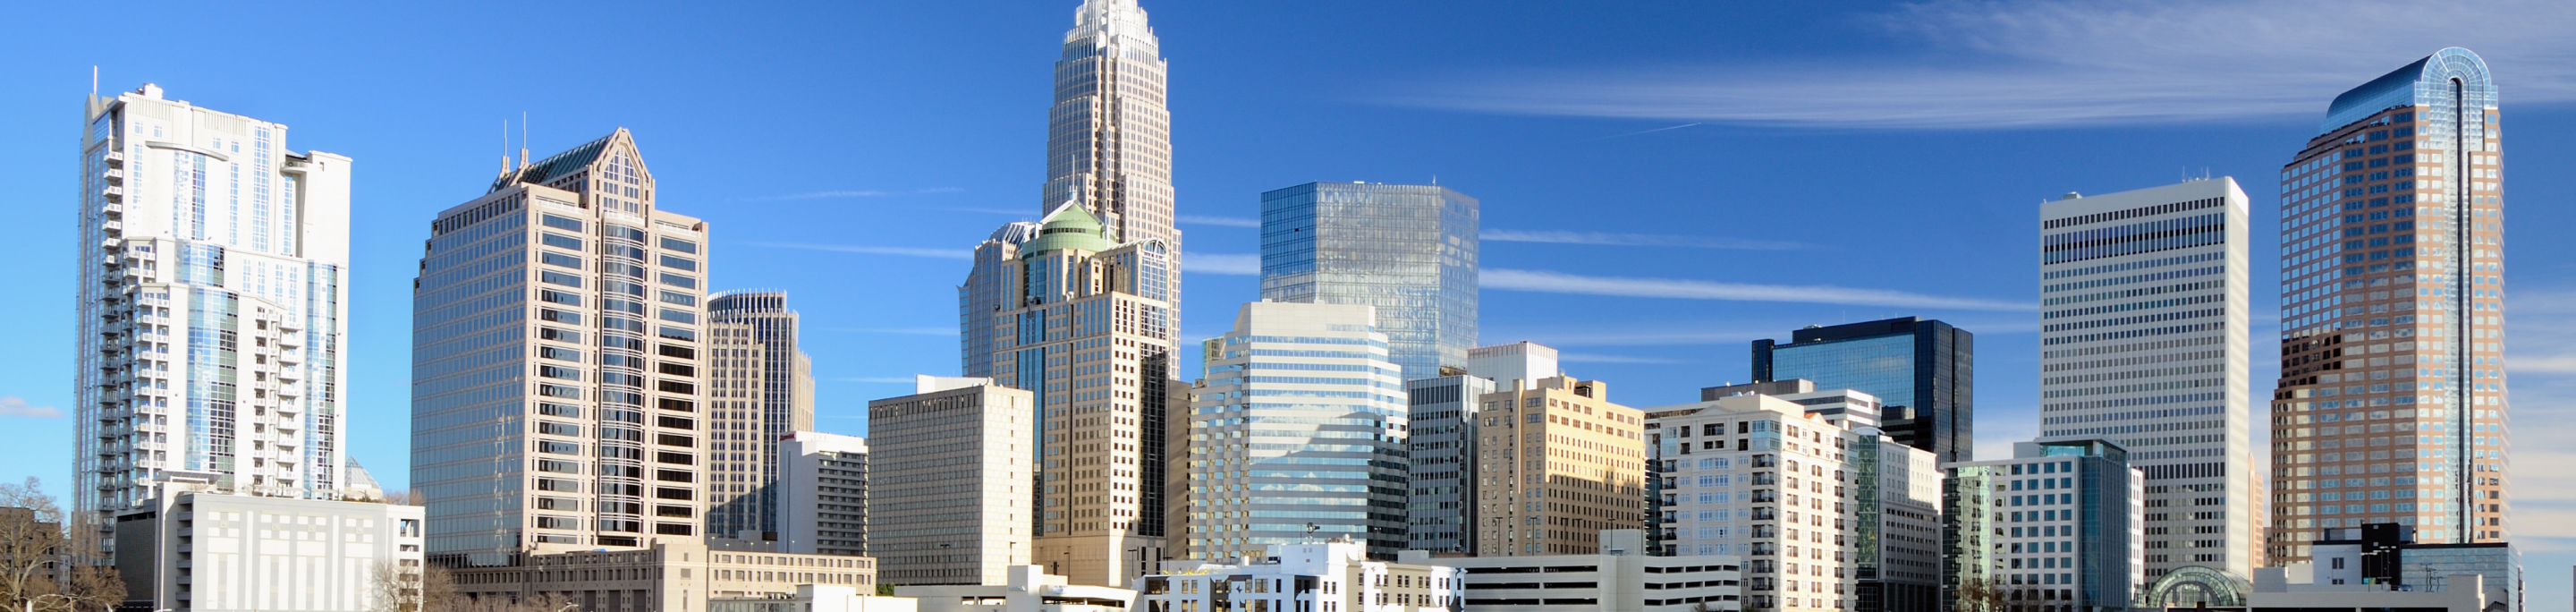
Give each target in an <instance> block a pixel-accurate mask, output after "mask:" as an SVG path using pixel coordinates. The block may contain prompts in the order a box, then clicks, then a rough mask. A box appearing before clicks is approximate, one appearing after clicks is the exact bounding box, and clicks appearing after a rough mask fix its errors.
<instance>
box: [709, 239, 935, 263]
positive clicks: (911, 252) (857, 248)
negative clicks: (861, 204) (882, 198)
mask: <svg viewBox="0 0 2576 612" xmlns="http://www.w3.org/2000/svg"><path fill="white" fill-rule="evenodd" d="M743 244H745V245H749V246H757V247H771V248H780V249H804V250H808V251H831V252H834V253H865V254H869V255H896V256H902V257H935V258H939V259H974V258H975V252H974V251H968V250H963V249H925V248H921V247H893V246H871V245H856V244H807V243H801V242H745V243H743Z"/></svg>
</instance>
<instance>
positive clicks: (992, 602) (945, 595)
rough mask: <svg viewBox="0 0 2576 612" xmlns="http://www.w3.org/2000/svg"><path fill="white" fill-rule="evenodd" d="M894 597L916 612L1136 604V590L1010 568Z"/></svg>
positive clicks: (1076, 610) (1080, 611)
mask: <svg viewBox="0 0 2576 612" xmlns="http://www.w3.org/2000/svg"><path fill="white" fill-rule="evenodd" d="M894 593H895V595H896V596H899V597H908V598H911V599H913V600H914V602H915V603H916V604H917V605H918V609H917V612H1125V611H1126V610H1127V609H1128V604H1130V603H1134V602H1135V601H1136V591H1133V590H1129V589H1124V588H1119V587H1109V586H1083V585H1075V584H1067V583H1066V581H1065V579H1064V577H1063V576H1055V575H1050V574H1047V573H1046V568H1044V567H1039V566H1035V565H1014V566H1011V567H1009V568H1007V572H1006V574H1005V577H1004V578H1003V579H1002V580H1000V581H996V582H986V583H983V584H959V585H906V586H898V587H895V589H894ZM817 612H820V611H817Z"/></svg>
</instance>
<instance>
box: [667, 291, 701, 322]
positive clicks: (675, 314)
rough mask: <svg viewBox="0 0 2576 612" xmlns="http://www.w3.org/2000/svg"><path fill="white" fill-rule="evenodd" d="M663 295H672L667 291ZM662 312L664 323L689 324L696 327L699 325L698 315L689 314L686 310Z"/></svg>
mask: <svg viewBox="0 0 2576 612" xmlns="http://www.w3.org/2000/svg"><path fill="white" fill-rule="evenodd" d="M662 293H663V294H664V295H669V294H670V292H668V291H665V292H662ZM661 311H662V312H661V314H662V320H664V321H670V322H672V323H685V324H689V325H696V324H697V323H698V313H694V312H689V311H686V310H673V309H669V308H664V309H661Z"/></svg>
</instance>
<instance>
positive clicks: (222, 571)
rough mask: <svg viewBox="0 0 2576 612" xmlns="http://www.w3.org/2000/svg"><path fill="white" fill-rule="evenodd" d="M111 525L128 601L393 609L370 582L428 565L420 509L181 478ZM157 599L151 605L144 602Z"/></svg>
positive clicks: (346, 611) (368, 611) (197, 606)
mask: <svg viewBox="0 0 2576 612" xmlns="http://www.w3.org/2000/svg"><path fill="white" fill-rule="evenodd" d="M162 493H163V496H162V497H158V498H154V499H150V500H145V502H146V503H145V505H144V506H143V507H141V508H133V509H129V510H127V511H125V512H124V513H121V514H120V515H118V516H117V517H116V520H114V521H113V522H112V524H113V525H114V529H115V537H116V541H117V550H116V570H117V575H119V576H121V577H123V578H124V580H125V604H124V606H120V607H123V608H130V609H138V610H180V611H183V612H186V611H200V612H213V611H218V610H220V611H225V612H232V611H245V612H246V611H250V610H313V611H316V612H374V611H377V610H385V609H389V608H390V606H391V604H392V602H385V601H379V600H377V599H376V597H377V595H378V593H377V592H376V591H375V589H373V588H371V584H370V582H371V581H372V580H373V579H374V578H375V574H376V573H377V572H379V571H383V570H387V569H390V570H392V571H394V572H398V573H399V574H401V575H404V576H410V577H414V578H416V577H417V576H418V575H419V573H420V571H421V563H422V549H421V547H422V540H421V536H422V535H423V533H424V532H423V524H422V523H423V521H422V516H423V515H422V512H421V508H420V507H419V506H398V505H391V504H384V503H378V502H373V501H365V502H359V501H331V500H322V499H304V498H296V497H273V496H259V495H252V494H249V493H247V492H244V491H241V490H221V489H216V488H214V487H211V486H207V485H193V484H174V485H172V486H169V487H165V488H163V489H162ZM145 606H149V607H145Z"/></svg>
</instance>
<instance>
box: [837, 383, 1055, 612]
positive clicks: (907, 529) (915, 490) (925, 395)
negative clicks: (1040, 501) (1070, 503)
mask: <svg viewBox="0 0 2576 612" xmlns="http://www.w3.org/2000/svg"><path fill="white" fill-rule="evenodd" d="M917 379H918V384H916V385H915V386H914V387H913V389H914V391H915V393H913V394H912V395H907V396H903V397H893V398H886V399H881V400H875V401H871V402H868V435H869V436H871V437H872V438H873V444H874V446H873V448H874V450H875V453H874V455H873V456H872V457H871V459H873V463H874V464H875V465H874V466H873V467H872V469H871V470H870V473H869V475H868V476H869V480H870V481H871V482H870V485H871V490H870V491H869V492H868V500H869V501H868V506H869V512H870V516H869V517H868V525H869V528H870V531H869V534H868V551H869V553H870V554H873V555H876V556H877V557H878V558H879V559H882V560H883V561H884V562H885V570H884V572H882V576H883V578H884V580H885V583H886V584H900V585H924V584H1004V583H1006V582H1007V581H1008V580H1009V578H1010V576H1009V573H1010V572H1009V570H1010V568H1011V567H1014V566H1020V565H1028V564H1029V563H1030V560H1029V534H1030V533H1032V532H1031V531H1030V527H1031V522H1030V516H1031V514H1030V507H1031V506H1030V504H1032V503H1035V502H1036V500H1037V496H1036V495H1034V494H1031V493H1030V491H1031V490H1032V489H1031V487H1032V486H1033V485H1035V484H1036V482H1035V481H1034V480H1033V478H1034V477H1035V476H1036V475H1037V472H1036V467H1035V466H1034V465H1033V464H1034V463H1035V460H1034V459H1035V457H1036V453H1037V443H1036V440H1035V439H1033V437H1032V436H1034V435H1036V431H1037V427H1036V424H1037V420H1036V416H1035V415H1034V414H1032V413H1031V412H1030V406H1031V405H1032V404H1033V403H1034V402H1032V401H1031V397H1030V395H1029V392H1027V391H1022V390H1019V389H1012V388H1008V387H998V386H994V385H993V381H992V380H991V379H984V378H940V377H931V376H921V377H917Z"/></svg>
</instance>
